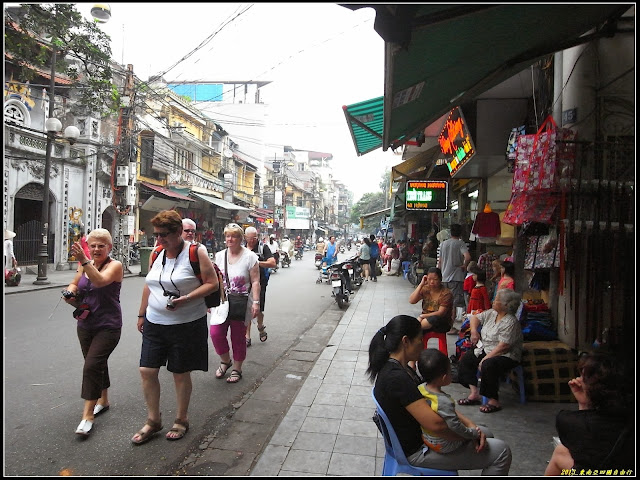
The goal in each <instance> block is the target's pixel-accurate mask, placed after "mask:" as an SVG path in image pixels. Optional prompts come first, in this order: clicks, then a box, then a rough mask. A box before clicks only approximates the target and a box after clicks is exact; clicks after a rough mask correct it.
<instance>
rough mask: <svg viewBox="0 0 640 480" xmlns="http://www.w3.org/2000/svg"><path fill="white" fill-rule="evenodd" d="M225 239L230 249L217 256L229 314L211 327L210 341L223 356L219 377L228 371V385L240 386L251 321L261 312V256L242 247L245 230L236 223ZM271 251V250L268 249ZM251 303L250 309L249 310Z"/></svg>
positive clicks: (227, 227)
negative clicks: (228, 335) (248, 327)
mask: <svg viewBox="0 0 640 480" xmlns="http://www.w3.org/2000/svg"><path fill="white" fill-rule="evenodd" d="M224 239H225V243H226V244H227V248H225V249H224V250H220V251H219V252H218V253H216V259H215V262H216V265H218V268H219V269H220V271H221V272H222V275H224V279H225V284H224V286H223V287H222V288H225V289H226V292H227V301H228V302H229V314H228V316H227V319H226V320H225V321H224V322H223V323H221V324H219V325H211V327H210V329H209V331H210V333H211V342H212V343H213V348H215V350H216V353H217V354H218V355H220V366H219V367H218V369H217V370H216V378H217V379H222V378H224V377H225V375H226V373H227V370H229V369H230V368H231V373H230V374H229V377H227V383H238V382H239V381H240V379H242V363H243V362H244V360H245V358H246V357H247V342H246V340H245V333H246V331H247V326H248V325H249V323H250V322H251V319H252V318H255V317H257V316H258V314H259V313H260V267H258V256H257V255H256V254H255V253H254V252H252V251H251V250H249V249H248V248H246V247H243V246H242V241H243V240H244V230H242V227H241V226H240V225H238V224H236V223H230V224H228V225H227V226H226V227H224ZM269 248H271V247H270V246H269ZM249 302H250V305H251V306H250V307H249ZM235 303H237V304H238V312H237V313H236V312H234V304H235ZM229 330H231V347H232V348H233V362H232V361H231V355H230V354H229V342H228V340H227V332H228V331H229Z"/></svg>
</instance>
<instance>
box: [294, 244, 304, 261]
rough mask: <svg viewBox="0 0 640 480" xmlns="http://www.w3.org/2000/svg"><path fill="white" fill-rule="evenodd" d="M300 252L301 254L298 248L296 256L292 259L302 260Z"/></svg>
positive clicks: (301, 249)
mask: <svg viewBox="0 0 640 480" xmlns="http://www.w3.org/2000/svg"><path fill="white" fill-rule="evenodd" d="M302 252H303V248H302V247H300V248H299V249H298V250H296V254H295V255H294V257H293V258H295V259H296V260H302Z"/></svg>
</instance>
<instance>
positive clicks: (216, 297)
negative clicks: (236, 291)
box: [149, 242, 224, 308]
mask: <svg viewBox="0 0 640 480" xmlns="http://www.w3.org/2000/svg"><path fill="white" fill-rule="evenodd" d="M199 246H200V244H199V243H197V242H196V243H192V244H191V245H189V263H190V264H191V268H192V269H193V273H194V274H195V276H196V278H197V279H198V280H200V283H202V274H201V273H200V261H199V260H198V247H199ZM163 250H164V247H163V246H162V245H158V246H157V247H156V248H154V249H153V252H151V264H150V265H149V269H151V265H153V262H155V261H156V258H158V255H160V252H162V251H163ZM211 264H212V265H213V269H214V270H215V271H216V275H217V276H218V290H216V291H215V292H213V293H210V294H209V295H207V296H206V297H204V303H205V305H206V306H207V308H211V307H217V306H219V305H220V303H221V302H224V288H220V286H221V285H223V282H224V280H223V278H222V272H221V271H220V269H219V268H218V265H216V264H215V263H214V262H211Z"/></svg>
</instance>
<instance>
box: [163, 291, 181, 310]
mask: <svg viewBox="0 0 640 480" xmlns="http://www.w3.org/2000/svg"><path fill="white" fill-rule="evenodd" d="M164 296H165V297H169V298H167V308H175V306H174V305H173V299H174V298H178V297H179V296H180V294H179V293H178V292H173V291H171V290H165V291H164Z"/></svg>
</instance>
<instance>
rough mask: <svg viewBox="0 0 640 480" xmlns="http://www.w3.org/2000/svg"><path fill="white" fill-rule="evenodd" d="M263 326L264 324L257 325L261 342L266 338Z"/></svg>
mask: <svg viewBox="0 0 640 480" xmlns="http://www.w3.org/2000/svg"><path fill="white" fill-rule="evenodd" d="M265 328H267V327H266V326H265V325H262V328H260V327H258V331H259V332H260V341H261V342H265V341H266V340H267V332H266V331H265Z"/></svg>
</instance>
